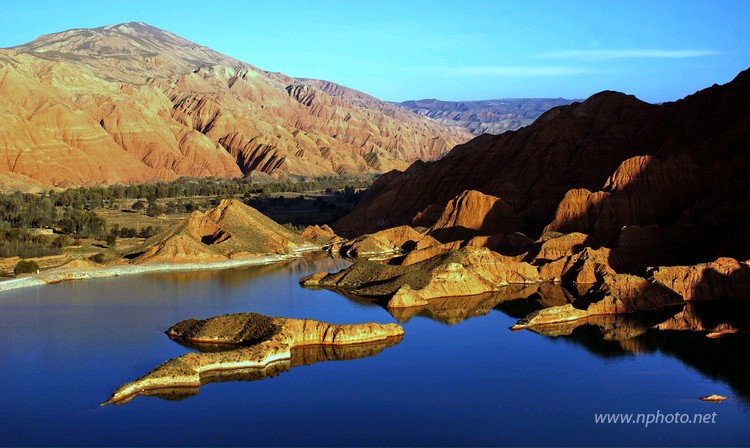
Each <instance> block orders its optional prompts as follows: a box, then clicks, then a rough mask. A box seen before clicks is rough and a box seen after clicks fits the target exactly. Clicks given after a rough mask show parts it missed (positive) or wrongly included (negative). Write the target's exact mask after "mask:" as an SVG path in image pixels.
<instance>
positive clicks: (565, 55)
mask: <svg viewBox="0 0 750 448" xmlns="http://www.w3.org/2000/svg"><path fill="white" fill-rule="evenodd" d="M717 54H719V52H718V51H714V50H703V49H697V50H642V49H641V50H637V49H636V50H566V51H552V52H549V53H542V54H540V55H538V57H539V58H544V59H579V60H599V61H601V60H607V59H646V58H652V59H686V58H701V57H706V56H715V55H717Z"/></svg>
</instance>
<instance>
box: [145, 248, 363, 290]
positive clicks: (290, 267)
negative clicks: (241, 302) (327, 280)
mask: <svg viewBox="0 0 750 448" xmlns="http://www.w3.org/2000/svg"><path fill="white" fill-rule="evenodd" d="M326 258H327V260H326ZM350 264H351V262H349V261H345V260H342V259H333V258H330V257H328V256H327V254H326V253H325V252H320V251H317V252H306V253H304V254H303V257H302V258H296V259H291V260H284V261H279V262H275V263H271V264H264V265H257V266H241V267H236V268H230V269H221V270H215V271H185V272H179V271H177V272H168V273H156V274H153V275H155V276H159V281H166V282H169V283H174V284H185V285H186V286H189V285H190V284H193V283H196V284H200V283H203V282H206V281H214V282H218V283H219V284H220V285H221V287H222V288H225V289H228V290H234V289H239V288H242V287H244V286H245V282H247V281H249V280H252V279H254V278H260V277H263V276H266V275H268V274H271V273H273V272H277V271H283V272H284V274H285V275H286V274H287V273H289V274H290V275H293V276H294V275H296V276H301V275H303V274H307V273H308V272H309V271H313V270H315V269H317V268H321V269H330V270H332V271H334V270H340V269H344V268H346V267H347V266H349V265H350Z"/></svg>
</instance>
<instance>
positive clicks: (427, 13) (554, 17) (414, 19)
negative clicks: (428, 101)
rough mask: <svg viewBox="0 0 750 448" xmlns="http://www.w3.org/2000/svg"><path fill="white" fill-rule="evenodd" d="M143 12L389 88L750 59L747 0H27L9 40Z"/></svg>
mask: <svg viewBox="0 0 750 448" xmlns="http://www.w3.org/2000/svg"><path fill="white" fill-rule="evenodd" d="M129 21H142V22H146V23H148V24H150V25H153V26H156V27H158V28H162V29H165V30H168V31H171V32H173V33H175V34H178V35H180V36H183V37H185V38H187V39H190V40H192V41H194V42H197V43H199V44H202V45H206V46H208V47H211V48H214V49H215V50H218V51H220V52H222V53H225V54H228V55H230V56H233V57H235V58H237V59H241V60H243V61H246V62H248V63H251V64H254V65H256V66H258V67H261V68H263V69H266V70H273V71H280V72H283V73H286V74H288V75H292V76H298V77H312V78H322V79H328V80H331V81H334V82H338V83H340V84H343V85H346V86H349V87H352V88H355V89H358V90H361V91H364V92H367V93H369V94H371V95H374V96H376V97H378V98H381V99H384V100H392V101H402V100H407V99H419V98H439V99H445V100H472V99H490V98H506V97H566V98H585V97H588V96H590V95H591V94H593V93H596V92H598V91H601V90H618V91H622V92H625V93H629V94H634V95H636V96H638V97H639V98H641V99H643V100H645V101H650V102H660V101H671V100H675V99H679V98H682V97H684V96H686V95H688V94H691V93H693V92H695V91H696V90H699V89H702V88H705V87H708V86H710V85H712V84H714V83H718V84H723V83H726V82H728V81H730V80H731V79H732V78H734V76H736V75H737V73H739V72H740V71H741V70H744V69H746V68H748V67H750V26H748V23H750V1H748V0H740V1H731V0H721V1H708V0H707V1H689V0H683V1H659V0H650V1H635V0H629V1H603V0H602V1H589V2H583V1H577V2H573V1H562V0H561V1H529V2H519V1H517V0H516V1H471V0H468V1H462V2H457V1H451V2H443V1H437V0H432V1H418V0H411V1H409V0H400V1H354V0H349V1H328V2H326V1H318V2H312V1H310V2H303V1H292V0H290V1H278V0H277V1H247V2H244V1H240V2H231V3H229V2H208V1H205V0H203V1H192V0H186V1H179V2H170V1H165V2H162V1H156V0H151V1H141V0H131V1H128V2H117V1H107V2H100V1H75V2H60V1H52V0H51V1H27V2H12V3H9V4H4V5H3V7H2V12H0V47H7V46H12V45H18V44H21V43H25V42H28V41H30V40H33V39H34V38H36V37H37V36H39V35H41V34H48V33H53V32H58V31H63V30H66V29H70V28H88V27H97V26H103V25H109V24H114V23H122V22H129Z"/></svg>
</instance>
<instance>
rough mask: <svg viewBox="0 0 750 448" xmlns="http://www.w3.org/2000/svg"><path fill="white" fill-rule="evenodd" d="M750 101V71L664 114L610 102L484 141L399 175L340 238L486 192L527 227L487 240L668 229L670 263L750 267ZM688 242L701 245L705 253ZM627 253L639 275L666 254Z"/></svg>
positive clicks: (611, 239)
mask: <svg viewBox="0 0 750 448" xmlns="http://www.w3.org/2000/svg"><path fill="white" fill-rule="evenodd" d="M749 93H750V71H744V72H742V73H740V74H739V75H738V76H737V77H736V78H735V79H734V80H733V81H732V82H730V83H728V84H726V85H723V86H713V87H710V88H708V89H705V90H703V91H700V92H698V93H696V94H694V95H690V96H688V97H686V98H684V99H682V100H679V101H676V102H673V103H665V104H661V105H651V104H647V103H644V102H641V101H639V100H638V99H636V98H634V97H632V96H627V95H623V94H620V93H616V92H602V93H599V94H596V95H594V96H592V97H591V98H589V99H587V100H586V101H584V102H582V103H573V104H571V105H570V106H561V107H557V108H555V109H552V110H550V111H549V112H547V113H545V114H544V115H542V116H541V117H540V118H539V119H538V120H537V121H536V122H534V123H533V124H532V125H530V126H528V127H526V128H523V129H519V130H517V131H513V132H506V133H504V134H502V135H499V136H489V135H483V136H480V137H477V138H475V139H473V140H471V141H470V142H468V143H466V144H464V145H460V146H458V147H456V148H455V149H454V150H452V151H451V152H450V153H449V154H448V155H446V156H445V157H444V158H442V159H440V160H439V161H436V162H431V163H419V164H414V165H412V166H411V167H410V168H409V169H407V170H406V171H404V172H403V173H401V174H397V173H391V174H390V175H389V176H388V178H387V179H385V180H383V181H382V182H378V183H377V188H374V189H373V191H372V193H370V194H367V195H365V197H363V199H362V201H360V203H359V204H358V205H357V206H356V207H355V209H354V210H353V211H352V213H350V214H349V215H347V216H345V217H343V218H342V219H341V220H339V221H338V222H337V223H336V224H335V225H334V228H335V229H336V230H337V231H338V232H342V233H344V234H345V233H347V232H356V231H360V232H361V231H365V232H366V231H369V230H370V229H371V228H372V227H373V226H375V225H376V223H378V222H386V225H399V224H406V223H411V224H412V225H419V226H431V225H433V224H435V223H436V222H437V220H438V219H440V215H441V213H442V210H444V204H447V203H448V202H449V201H452V200H453V199H454V198H456V197H457V196H459V195H461V194H462V193H463V192H464V191H467V190H476V191H479V192H482V193H483V194H485V195H492V196H495V197H498V198H502V200H503V202H504V203H505V204H506V205H507V206H508V207H510V208H512V210H513V212H514V213H515V215H516V216H519V217H520V218H522V221H520V222H519V224H518V226H517V227H516V228H513V229H502V230H497V231H494V232H493V231H492V229H483V232H486V233H487V234H492V233H499V232H500V231H503V232H507V231H508V230H513V231H518V232H522V233H524V234H526V235H530V236H532V237H537V236H538V235H540V234H541V233H542V231H543V229H544V228H547V229H548V230H558V231H563V232H567V233H569V232H582V233H585V234H588V235H590V236H591V238H592V241H591V242H590V243H587V244H589V245H592V244H596V245H597V246H599V245H601V244H604V245H605V246H607V247H610V248H613V247H614V246H615V243H617V242H618V238H619V237H620V233H621V230H622V228H623V227H625V228H627V227H633V226H638V227H640V228H647V227H650V226H654V225H657V226H660V227H661V228H662V229H668V230H667V231H664V232H652V233H651V234H650V235H649V238H651V239H652V240H653V239H655V240H656V241H654V242H655V243H656V244H655V246H654V247H660V248H666V249H668V250H667V252H668V253H669V254H674V255H673V256H672V258H673V260H672V261H677V262H678V263H679V262H680V261H679V260H680V259H682V260H685V261H683V263H685V262H687V263H690V264H692V263H695V262H698V261H705V260H707V259H715V258H716V257H717V256H722V255H723V256H732V257H734V258H740V259H747V258H750V243H747V241H750V228H749V227H748V225H747V222H750V209H748V208H747V206H746V197H747V192H748V191H750V176H748V175H747V172H749V171H750V157H749V156H747V155H746V154H745V152H746V151H745V150H744V149H745V148H747V147H748V146H750V130H749V129H750V127H748V126H747V123H748V120H750V115H749V114H750V112H748V111H750V94H749ZM743 201H745V202H743ZM474 220H475V222H479V221H480V220H481V217H479V216H475V217H474ZM696 229H697V230H696ZM672 230H674V231H672ZM680 234H689V235H700V237H701V238H700V240H699V242H698V244H695V243H691V242H690V241H689V238H680ZM631 236H633V235H631ZM621 242H623V243H625V241H624V240H623V241H621ZM633 243H636V244H633ZM627 244H628V245H629V246H630V247H635V246H637V242H634V241H629V242H627ZM623 247H625V246H623ZM626 252H629V253H627V254H625V255H624V256H622V257H621V258H622V259H621V260H618V261H621V262H622V263H624V267H625V268H626V269H627V271H629V272H638V273H642V272H645V268H646V267H647V266H649V265H654V263H653V261H661V260H663V259H664V258H665V257H663V256H661V255H660V254H659V252H660V251H658V250H654V251H649V253H647V254H646V256H638V254H637V253H635V252H637V251H626ZM686 254H687V255H688V257H685V255H686ZM616 255H617V257H615V258H619V257H620V255H619V254H616Z"/></svg>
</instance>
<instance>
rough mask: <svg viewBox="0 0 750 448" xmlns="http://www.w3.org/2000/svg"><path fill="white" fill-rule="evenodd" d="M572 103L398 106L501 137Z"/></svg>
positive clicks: (419, 102)
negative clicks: (557, 107)
mask: <svg viewBox="0 0 750 448" xmlns="http://www.w3.org/2000/svg"><path fill="white" fill-rule="evenodd" d="M572 102H573V100H566V99H564V98H506V99H498V100H484V101H440V100H435V99H429V100H416V101H415V100H411V101H404V102H403V103H398V104H399V105H401V106H403V107H405V108H407V109H409V110H411V111H412V112H414V113H417V114H419V115H424V116H427V117H430V118H433V119H435V120H437V121H438V122H440V123H442V124H444V125H446V126H458V127H463V128H466V129H467V130H468V131H469V132H471V133H472V134H474V135H481V134H502V133H503V132H505V131H514V130H516V129H518V128H522V127H524V126H528V125H530V124H531V123H533V122H534V120H536V119H537V118H539V116H540V115H542V114H543V113H544V112H547V111H548V110H550V109H552V108H553V107H556V106H564V105H568V104H570V103H572Z"/></svg>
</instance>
